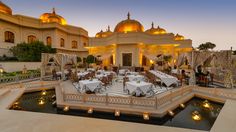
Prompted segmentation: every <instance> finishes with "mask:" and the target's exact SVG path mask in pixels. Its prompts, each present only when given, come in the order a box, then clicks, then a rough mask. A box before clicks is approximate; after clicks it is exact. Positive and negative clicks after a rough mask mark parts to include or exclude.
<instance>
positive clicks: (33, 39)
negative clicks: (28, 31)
mask: <svg viewBox="0 0 236 132" xmlns="http://www.w3.org/2000/svg"><path fill="white" fill-rule="evenodd" d="M35 41H36V37H35V36H34V35H30V36H28V43H29V44H30V43H33V42H35Z"/></svg>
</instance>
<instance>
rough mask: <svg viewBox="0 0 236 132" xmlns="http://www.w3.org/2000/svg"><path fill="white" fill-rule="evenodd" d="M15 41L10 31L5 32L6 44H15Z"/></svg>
mask: <svg viewBox="0 0 236 132" xmlns="http://www.w3.org/2000/svg"><path fill="white" fill-rule="evenodd" d="M14 41H15V35H14V33H12V32H10V31H6V32H5V42H8V43H14Z"/></svg>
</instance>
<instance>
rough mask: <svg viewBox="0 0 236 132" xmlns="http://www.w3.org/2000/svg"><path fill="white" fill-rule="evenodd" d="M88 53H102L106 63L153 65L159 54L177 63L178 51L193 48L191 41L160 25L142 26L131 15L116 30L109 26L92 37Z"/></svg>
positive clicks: (138, 65) (99, 54)
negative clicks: (169, 57) (146, 28)
mask: <svg viewBox="0 0 236 132" xmlns="http://www.w3.org/2000/svg"><path fill="white" fill-rule="evenodd" d="M87 48H88V51H89V54H92V55H94V56H101V59H102V61H103V65H107V66H108V65H110V64H112V65H115V66H121V67H141V66H150V65H151V64H152V63H153V62H154V61H155V60H156V59H157V56H158V55H169V56H172V58H174V59H172V60H173V61H172V62H171V64H172V65H174V63H175V60H176V58H177V56H178V54H180V53H183V52H190V51H191V50H192V40H190V39H185V38H184V36H181V35H179V34H177V35H175V34H173V33H168V32H167V31H166V30H165V29H163V28H161V27H159V26H158V27H157V28H155V27H154V24H153V23H152V26H151V28H150V29H148V30H146V31H145V30H144V27H143V25H142V24H141V23H140V22H139V21H137V20H134V19H131V18H130V14H129V13H128V18H127V19H126V20H123V21H121V22H119V23H118V24H117V25H116V27H115V29H114V32H111V30H110V27H109V28H108V29H107V31H106V32H103V31H101V32H99V33H97V34H96V36H95V37H92V38H90V39H89V46H88V47H87Z"/></svg>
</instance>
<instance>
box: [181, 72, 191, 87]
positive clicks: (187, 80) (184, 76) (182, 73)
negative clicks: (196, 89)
mask: <svg viewBox="0 0 236 132" xmlns="http://www.w3.org/2000/svg"><path fill="white" fill-rule="evenodd" d="M181 76H182V79H184V80H185V81H186V83H187V84H188V82H189V79H190V77H189V76H188V75H187V74H186V72H185V70H182V71H181Z"/></svg>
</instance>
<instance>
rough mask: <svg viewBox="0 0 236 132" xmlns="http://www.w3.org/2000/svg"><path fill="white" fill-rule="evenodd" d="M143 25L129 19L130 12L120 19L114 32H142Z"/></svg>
mask: <svg viewBox="0 0 236 132" xmlns="http://www.w3.org/2000/svg"><path fill="white" fill-rule="evenodd" d="M143 31H144V28H143V25H142V24H141V23H140V22H138V21H136V20H132V19H130V14H129V13H128V18H127V19H126V20H123V21H121V22H120V23H118V24H117V25H116V27H115V30H114V32H121V33H128V32H143Z"/></svg>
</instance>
